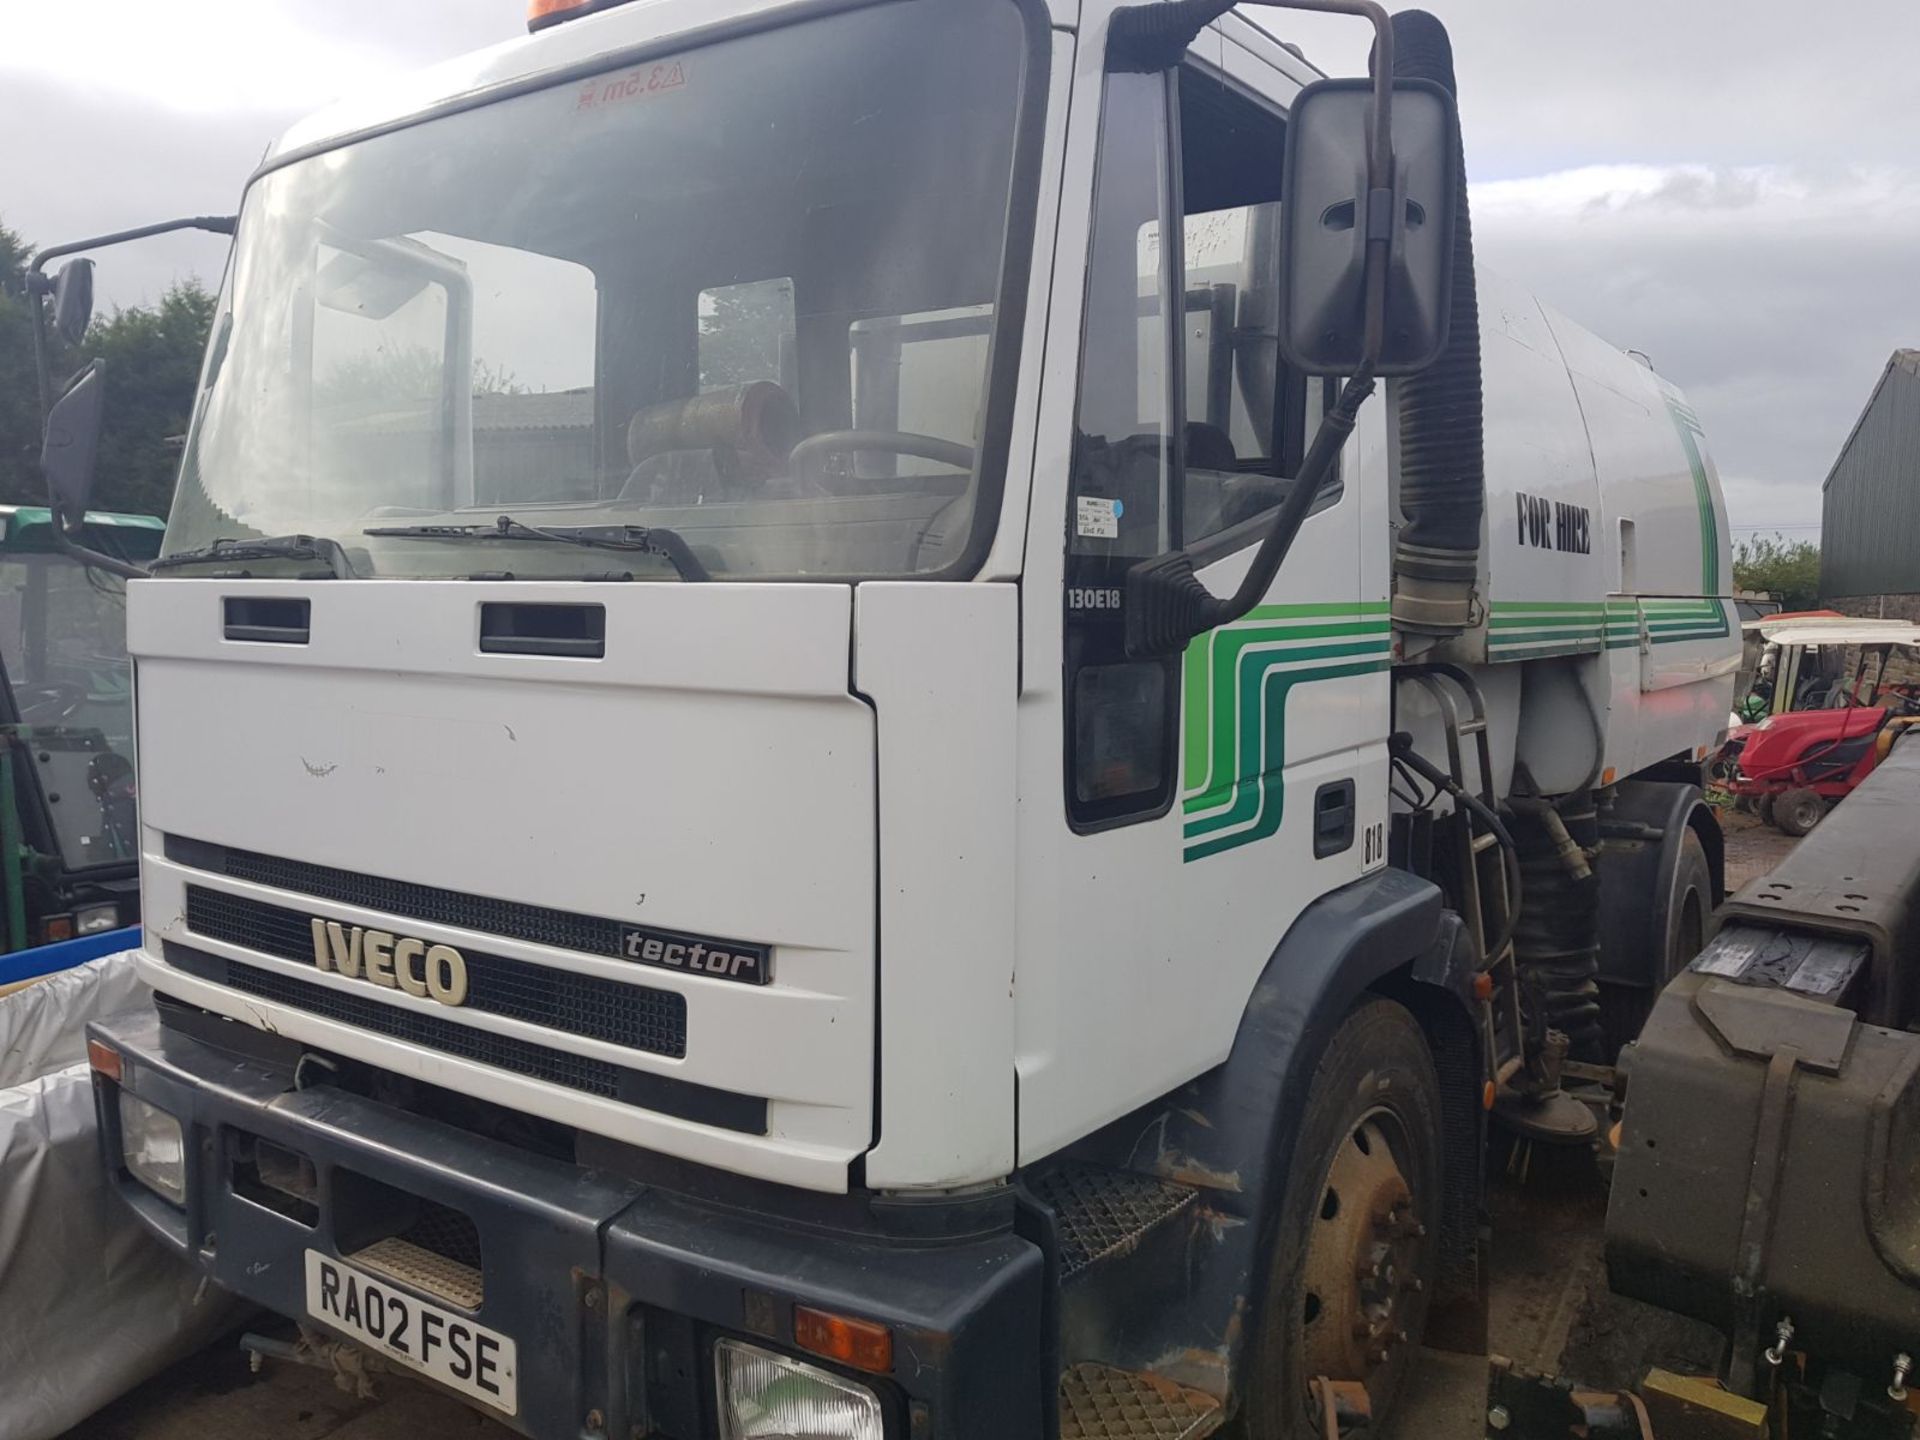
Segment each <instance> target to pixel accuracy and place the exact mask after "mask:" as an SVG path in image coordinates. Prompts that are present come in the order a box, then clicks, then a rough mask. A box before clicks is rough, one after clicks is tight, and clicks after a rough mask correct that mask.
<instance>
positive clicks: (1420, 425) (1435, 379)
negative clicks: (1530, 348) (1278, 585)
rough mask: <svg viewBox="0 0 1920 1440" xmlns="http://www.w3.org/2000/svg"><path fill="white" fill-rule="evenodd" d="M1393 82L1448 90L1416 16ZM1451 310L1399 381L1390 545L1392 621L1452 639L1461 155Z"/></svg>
mask: <svg viewBox="0 0 1920 1440" xmlns="http://www.w3.org/2000/svg"><path fill="white" fill-rule="evenodd" d="M1393 30H1394V41H1395V51H1394V65H1393V73H1394V75H1395V77H1396V78H1405V79H1417V80H1432V81H1435V82H1437V83H1438V84H1440V85H1442V86H1444V87H1445V88H1446V90H1447V93H1448V94H1450V95H1453V94H1457V90H1456V86H1455V81H1454V74H1453V44H1452V42H1451V41H1450V40H1449V39H1448V38H1447V31H1446V27H1445V26H1444V25H1442V24H1441V23H1440V22H1439V20H1437V19H1436V18H1434V17H1433V16H1432V15H1430V14H1428V13H1427V12H1426V11H1424V10H1405V11H1402V12H1401V13H1399V14H1397V15H1395V16H1394V17H1393ZM1454 204H1455V206H1456V210H1455V214H1454V221H1453V228H1454V237H1455V249H1454V255H1453V310H1452V316H1451V323H1450V325H1449V328H1448V335H1447V348H1446V350H1445V351H1444V352H1443V353H1442V355H1441V357H1440V360H1439V363H1437V364H1436V365H1434V366H1433V367H1432V368H1430V369H1428V370H1425V371H1422V372H1421V373H1420V374H1418V375H1410V376H1408V377H1406V378H1405V379H1403V380H1401V381H1400V382H1399V385H1398V387H1397V394H1398V398H1399V409H1400V510H1401V513H1402V514H1403V515H1404V517H1405V519H1406V522H1407V523H1406V526H1405V528H1404V529H1402V530H1401V532H1400V535H1399V539H1398V541H1397V542H1396V544H1395V547H1394V557H1393V574H1394V587H1393V622H1394V624H1395V626H1396V627H1398V628H1399V629H1402V630H1410V631H1414V632H1418V633H1422V634H1428V635H1454V634H1458V633H1459V632H1460V631H1462V630H1465V629H1466V628H1468V627H1469V626H1470V625H1472V624H1474V623H1475V622H1476V620H1477V619H1478V617H1477V616H1476V615H1475V614H1474V587H1475V584H1476V582H1477V580H1478V578H1479V573H1480V529H1481V520H1482V517H1483V516H1484V514H1485V511H1486V451H1485V444H1484V432H1485V415H1484V411H1483V405H1482V395H1481V385H1480V302H1479V297H1478V295H1477V293H1476V292H1475V288H1474V274H1473V227H1472V225H1471V223H1470V221H1469V218H1468V213H1467V178H1466V165H1465V161H1464V156H1463V159H1462V163H1461V165H1460V189H1459V193H1458V194H1457V196H1456V197H1455V200H1454Z"/></svg>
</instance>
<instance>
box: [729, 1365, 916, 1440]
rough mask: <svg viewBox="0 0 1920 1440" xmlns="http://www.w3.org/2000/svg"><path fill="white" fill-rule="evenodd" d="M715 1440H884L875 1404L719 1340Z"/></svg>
mask: <svg viewBox="0 0 1920 1440" xmlns="http://www.w3.org/2000/svg"><path fill="white" fill-rule="evenodd" d="M713 1365H714V1370H715V1372H716V1375H717V1378H718V1381H719V1385H720V1437H721V1440H884V1437H885V1434H886V1426H885V1424H884V1422H883V1421H882V1420H881V1417H880V1399H879V1397H878V1396H877V1395H875V1394H874V1393H873V1392H872V1391H871V1390H869V1389H867V1388H866V1387H865V1386H864V1385H855V1384H853V1383H852V1382H851V1381H848V1380H842V1379H841V1378H840V1377H839V1376H838V1375H830V1374H828V1373H827V1372H826V1371H825V1370H816V1369H815V1368H814V1367H813V1366H811V1365H803V1364H801V1363H800V1362H799V1361H798V1360H789V1359H788V1358H787V1357H786V1356H784V1355H776V1354H774V1353H773V1352H772V1351H771V1350H762V1349H760V1347H759V1346H757V1345H743V1344H741V1343H740V1342H739V1341H738V1340H722V1341H720V1342H719V1343H718V1344H717V1345H715V1346H714V1351H713Z"/></svg>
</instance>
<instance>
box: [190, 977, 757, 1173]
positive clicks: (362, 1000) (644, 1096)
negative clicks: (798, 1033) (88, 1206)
mask: <svg viewBox="0 0 1920 1440" xmlns="http://www.w3.org/2000/svg"><path fill="white" fill-rule="evenodd" d="M160 950H161V955H162V957H163V958H164V959H165V960H166V962H167V964H169V965H171V966H173V967H174V968H175V969H176V970H179V971H182V972H183V973H185V974H188V975H192V976H195V977H197V978H199V979H201V980H205V981H208V982H210V983H211V984H215V985H224V986H226V987H228V988H229V989H233V990H238V991H240V992H242V993H243V994H247V995H256V996H258V997H259V998H260V999H262V1000H268V1001H271V1002H273V1003H274V1004H276V1005H285V1006H287V1007H289V1008H291V1009H294V1010H303V1011H305V1012H306V1013H307V1014H309V1015H318V1016H319V1017H321V1018H322V1019H324V1020H334V1021H338V1022H339V1023H340V1024H343V1025H351V1026H353V1027H354V1028H355V1029H358V1030H366V1031H369V1032H371V1033H373V1034H376V1035H385V1036H388V1037H390V1038H392V1039H395V1040H404V1041H407V1042H408V1043H409V1044H413V1045H418V1046H420V1047H421V1048H422V1049H426V1050H437V1051H439V1052H440V1053H442V1054H445V1055H453V1056H457V1057H458V1058H460V1059H462V1060H473V1061H476V1062H478V1063H479V1064H482V1065H491V1066H494V1067H495V1068H497V1069H501V1070H510V1071H512V1072H513V1073H515V1074H516V1075H525V1076H528V1077H530V1078H532V1079H535V1080H546V1081H549V1082H551V1083H553V1084H555V1085H564V1086H566V1087H568V1088H569V1089H573V1090H580V1091H584V1092H585V1093H587V1094H589V1095H600V1096H605V1097H607V1098H609V1099H613V1100H618V1101H620V1102H621V1103H622V1104H627V1105H637V1106H641V1107H643V1108H645V1109H648V1110H657V1111H659V1112H660V1113H661V1114H663V1115H675V1116H678V1117H679V1118H681V1119H683V1120H692V1121H695V1122H696V1123H698V1124H701V1125H712V1126H716V1127H718V1128H719V1129H722V1130H736V1131H738V1132H740V1133H741V1134H743V1135H764V1134H766V1133H767V1102H766V1100H765V1099H764V1098H762V1097H760V1096H758V1095H741V1094H737V1093H736V1092H734V1091H731V1090H716V1089H714V1088H713V1087H712V1086H708V1085H698V1084H695V1083H693V1082H691V1081H687V1080H676V1079H673V1078H672V1077H670V1076H666V1075H650V1074H648V1073H647V1072H645V1071H642V1070H629V1069H627V1068H626V1067H624V1066H620V1065H611V1064H608V1063H607V1062H605V1061H602V1060H596V1059H593V1058H591V1057H589V1056H584V1055H574V1054H571V1053H569V1052H567V1051H565V1050H556V1049H554V1048H553V1047H551V1046H548V1045H537V1044H534V1043H533V1042H531V1041H527V1040H520V1039H517V1038H515V1037H513V1036H510V1035H495V1034H493V1033H492V1032H491V1031H487V1030H478V1029H475V1028H474V1027H473V1026H471V1025H462V1024H460V1023H459V1022H458V1021H454V1020H448V1019H444V1018H442V1017H441V1016H439V1015H436V1014H434V1013H432V1011H430V1010H417V1009H415V1008H414V1007H413V1006H410V1005H406V1006H403V1005H394V1004H389V1003H388V1002H386V1001H383V1000H379V999H376V998H375V997H374V996H372V995H360V994H356V993H354V991H352V990H342V989H338V988H336V987H334V986H332V985H322V984H320V983H318V982H317V981H313V980H304V979H302V978H300V977H299V976H297V975H288V974H284V973H282V972H281V971H278V970H267V969H264V968H262V967H260V966H256V965H249V964H246V963H244V962H242V961H239V960H228V959H226V958H225V957H224V956H220V955H213V954H210V953H208V952H207V951H205V950H196V949H194V948H192V947H191V946H187V945H181V944H178V943H176V942H175V941H172V940H165V941H162V942H161V946H160ZM168 1023H170V1024H171V1023H175V1022H172V1021H169V1022H168ZM288 1043H289V1044H290V1045H291V1046H292V1049H293V1050H294V1052H295V1053H296V1054H297V1053H298V1051H299V1049H300V1047H299V1046H298V1045H297V1044H293V1043H292V1042H288ZM288 1063H289V1064H290V1063H291V1062H288Z"/></svg>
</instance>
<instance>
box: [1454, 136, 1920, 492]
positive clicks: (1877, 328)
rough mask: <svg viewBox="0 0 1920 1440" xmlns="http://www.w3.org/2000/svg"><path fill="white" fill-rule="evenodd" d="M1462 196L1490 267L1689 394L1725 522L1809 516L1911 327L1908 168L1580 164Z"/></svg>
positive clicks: (1919, 212) (1915, 190) (1915, 182)
mask: <svg viewBox="0 0 1920 1440" xmlns="http://www.w3.org/2000/svg"><path fill="white" fill-rule="evenodd" d="M1473 208H1474V231H1475V238H1476V242H1477V245H1478V249H1479V253H1480V256H1481V258H1482V260H1483V261H1484V262H1485V263H1487V264H1489V265H1492V266H1494V267H1496V268H1498V269H1500V270H1502V271H1504V272H1506V273H1507V274H1509V275H1512V276H1513V277H1514V278H1516V279H1518V280H1520V281H1522V282H1523V283H1525V284H1526V285H1528V286H1529V287H1530V288H1532V289H1533V290H1535V291H1536V292H1537V293H1538V294H1540V295H1541V296H1542V297H1543V298H1544V299H1545V300H1546V301H1547V302H1548V303H1549V304H1550V305H1552V306H1553V307H1554V308H1556V309H1558V310H1562V311H1564V312H1566V313H1567V314H1569V315H1570V316H1572V317H1573V318H1574V319H1576V320H1578V321H1579V322H1580V323H1581V324H1583V325H1586V326H1587V327H1588V328H1589V329H1591V330H1593V331H1595V332H1596V333H1598V334H1600V335H1602V336H1604V337H1605V338H1606V339H1608V340H1609V341H1611V342H1612V343H1614V344H1616V345H1619V346H1622V347H1631V348H1634V349H1637V350H1642V351H1644V352H1646V353H1647V354H1648V355H1650V356H1651V357H1652V358H1653V360H1654V363H1655V365H1656V366H1657V367H1658V368H1659V369H1660V371H1661V373H1663V374H1664V375H1666V376H1668V377H1669V378H1670V379H1672V380H1673V381H1674V382H1675V383H1676V384H1678V385H1680V386H1681V387H1682V388H1683V389H1684V390H1686V391H1687V393H1688V396H1689V398H1690V399H1691V400H1692V401H1693V403H1694V405H1695V407H1696V408H1697V410H1698V411H1699V413H1700V416H1701V419H1702V421H1703V423H1704V424H1705V426H1706V429H1707V436H1708V439H1709V441H1710V442H1711V444H1712V446H1713V449H1714V452H1715V455H1716V458H1717V460H1718V463H1719V465H1720V468H1721V470H1722V473H1723V475H1724V476H1725V477H1726V479H1727V488H1728V493H1729V504H1730V506H1731V507H1732V509H1733V512H1734V514H1733V521H1734V523H1735V524H1736V525H1741V526H1751V525H1759V524H1773V523H1779V524H1787V525H1805V524H1808V523H1817V522H1818V520H1819V518H1820V498H1819V486H1820V482H1821V481H1822V480H1823V479H1825V478H1826V474H1827V470H1828V468H1829V467H1830V466H1831V465H1832V463H1833V458H1834V456H1835V455H1836V454H1837V453H1838V450H1839V447H1840V444H1841V442H1842V441H1843V440H1844V439H1845V437H1846V434H1847V432H1848V430H1849V429H1851V427H1852V425H1853V422H1854V420H1855V418H1856V417H1857V416H1858V414H1859V411H1860V407H1861V406H1862V405H1863V404H1864V403H1865V400H1866V397H1867V394H1868V392H1869V390H1870V389H1871V388H1872V386H1873V383H1874V381H1875V379H1876V378H1877V376H1878V374H1879V371H1880V369H1881V367H1882V366H1883V365H1884V364H1885V362H1886V358H1887V355H1888V354H1889V353H1890V352H1891V351H1892V350H1893V349H1894V348H1896V347H1897V346H1899V345H1902V344H1911V343H1914V341H1915V340H1916V339H1920V335H1917V334H1916V330H1917V329H1920V317H1917V316H1916V315H1915V314H1914V312H1913V309H1912V307H1911V305H1910V304H1909V303H1908V301H1907V297H1908V296H1909V295H1910V293H1911V284H1910V281H1909V279H1908V276H1909V274H1910V271H1911V267H1912V247H1911V242H1910V240H1909V239H1908V237H1910V236H1911V235H1913V234H1914V233H1916V230H1920V173H1916V172H1915V171H1912V170H1903V169H1899V168H1897V167H1893V166H1888V165H1864V166H1846V165H1834V166H1828V167H1825V168H1818V167H1811V166H1805V165H1780V166H1772V165H1759V166H1725V165H1714V164H1707V163H1700V162H1689V163H1682V164H1674V165H1647V164H1631V165H1603V166H1582V167H1578V168H1575V169H1571V170H1566V171H1559V172H1554V173H1550V174H1544V175H1537V176H1528V177H1522V178H1515V179H1508V180H1497V181H1491V182H1488V183H1485V184H1480V185H1476V186H1475V187H1474V189H1473Z"/></svg>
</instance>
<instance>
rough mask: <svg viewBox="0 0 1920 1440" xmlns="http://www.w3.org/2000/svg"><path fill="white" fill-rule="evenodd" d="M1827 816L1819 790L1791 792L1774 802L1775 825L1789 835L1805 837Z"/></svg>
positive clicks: (1825, 803) (1824, 803)
mask: <svg viewBox="0 0 1920 1440" xmlns="http://www.w3.org/2000/svg"><path fill="white" fill-rule="evenodd" d="M1826 815H1827V802H1826V801H1825V800H1823V799H1821V798H1820V792H1819V791H1817V790H1789V791H1787V792H1786V793H1785V794H1784V795H1781V796H1780V797H1779V798H1778V799H1776V800H1775V801H1774V802H1773V823H1774V824H1775V825H1777V826H1778V827H1779V828H1780V829H1782V830H1784V831H1786V832H1787V834H1789V835H1804V834H1806V833H1807V832H1808V831H1809V830H1811V829H1813V827H1814V826H1816V825H1818V824H1819V823H1820V822H1821V821H1822V820H1824V819H1825V818H1826Z"/></svg>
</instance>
